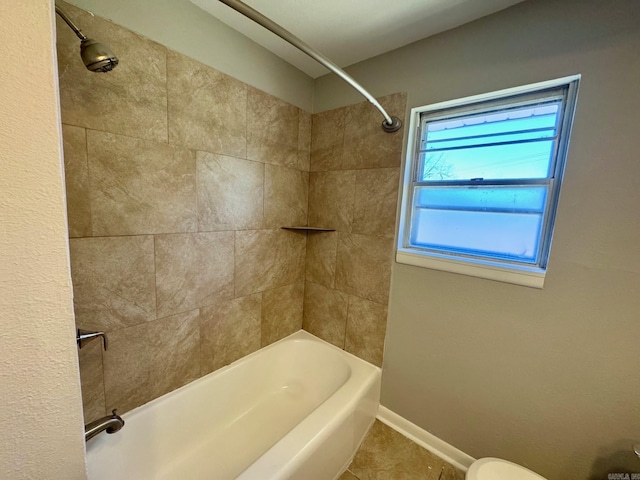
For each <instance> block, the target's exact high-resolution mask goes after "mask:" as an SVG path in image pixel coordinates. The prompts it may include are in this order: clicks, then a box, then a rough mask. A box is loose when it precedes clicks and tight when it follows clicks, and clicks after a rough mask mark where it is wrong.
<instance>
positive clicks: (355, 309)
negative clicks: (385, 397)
mask: <svg viewBox="0 0 640 480" xmlns="http://www.w3.org/2000/svg"><path fill="white" fill-rule="evenodd" d="M386 330H387V307H386V305H382V304H380V303H375V302H371V301H369V300H365V299H364V298H360V297H355V296H353V295H350V296H349V310H348V313H347V336H346V340H345V346H344V349H345V350H346V351H347V352H349V353H353V354H354V355H356V356H357V357H360V358H362V359H363V360H366V361H367V362H370V363H373V364H374V365H377V366H379V367H381V366H382V354H383V351H384V336H385V333H386Z"/></svg>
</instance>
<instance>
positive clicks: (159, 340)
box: [104, 310, 200, 413]
mask: <svg viewBox="0 0 640 480" xmlns="http://www.w3.org/2000/svg"><path fill="white" fill-rule="evenodd" d="M198 317H199V315H198V311H197V310H193V311H191V312H186V313H181V314H179V315H174V316H171V317H167V318H162V319H159V320H154V321H153V322H149V323H146V324H144V325H136V326H134V327H129V328H125V329H122V330H117V331H115V332H113V333H112V334H111V335H109V349H108V350H107V351H106V352H104V382H105V391H106V399H107V411H111V410H112V409H114V408H117V409H118V412H119V413H124V412H126V411H128V410H131V409H132V408H135V407H137V406H139V405H142V404H144V403H146V402H149V401H150V400H153V399H154V398H157V397H159V396H161V395H164V394H165V393H168V392H170V391H172V390H175V389H176V388H178V387H181V386H182V385H185V384H187V383H189V382H191V381H193V380H195V379H196V378H198V377H199V376H200V358H199V353H200V349H199V346H200V330H199V322H198Z"/></svg>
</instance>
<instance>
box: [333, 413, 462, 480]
mask: <svg viewBox="0 0 640 480" xmlns="http://www.w3.org/2000/svg"><path fill="white" fill-rule="evenodd" d="M338 480H464V472H462V471H461V470H458V469H457V468H455V467H453V466H452V465H450V464H448V463H447V462H445V461H444V460H442V459H440V458H438V457H436V456H435V455H434V454H432V453H431V452H429V451H428V450H425V449H424V448H422V447H420V446H419V445H417V444H415V443H414V442H412V441H411V440H409V439H408V438H406V437H404V436H403V435H401V434H400V433H398V432H396V431H395V430H393V429H392V428H390V427H388V426H386V425H385V424H384V423H382V422H380V421H379V420H376V421H375V423H374V424H373V426H372V427H371V430H370V431H369V433H368V434H367V436H366V438H365V439H364V442H362V445H361V446H360V449H359V450H358V452H357V453H356V456H355V458H354V459H353V462H352V463H351V465H349V469H348V470H347V471H346V472H344V474H343V475H342V476H341V477H340V478H339V479H338Z"/></svg>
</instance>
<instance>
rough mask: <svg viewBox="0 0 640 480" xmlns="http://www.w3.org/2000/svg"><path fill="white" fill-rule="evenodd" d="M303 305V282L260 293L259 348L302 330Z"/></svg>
mask: <svg viewBox="0 0 640 480" xmlns="http://www.w3.org/2000/svg"><path fill="white" fill-rule="evenodd" d="M303 303H304V283H303V282H296V283H292V284H291V285H285V286H284V287H278V288H274V289H273V290H265V291H264V292H262V336H261V346H263V347H264V346H265V345H269V344H271V343H273V342H276V341H278V340H280V339H281V338H284V337H286V336H287V335H291V334H292V333H295V332H297V331H298V330H300V329H301V328H302V307H303Z"/></svg>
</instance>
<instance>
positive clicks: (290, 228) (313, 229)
mask: <svg viewBox="0 0 640 480" xmlns="http://www.w3.org/2000/svg"><path fill="white" fill-rule="evenodd" d="M280 228H282V229H283V230H305V231H307V232H335V231H336V229H335V228H323V227H305V226H302V227H280Z"/></svg>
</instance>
